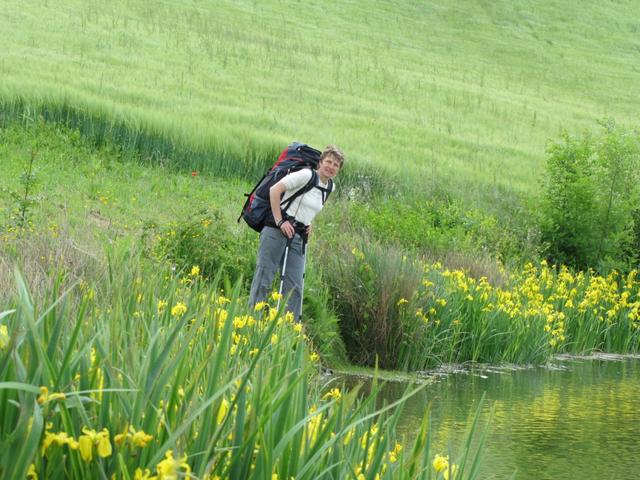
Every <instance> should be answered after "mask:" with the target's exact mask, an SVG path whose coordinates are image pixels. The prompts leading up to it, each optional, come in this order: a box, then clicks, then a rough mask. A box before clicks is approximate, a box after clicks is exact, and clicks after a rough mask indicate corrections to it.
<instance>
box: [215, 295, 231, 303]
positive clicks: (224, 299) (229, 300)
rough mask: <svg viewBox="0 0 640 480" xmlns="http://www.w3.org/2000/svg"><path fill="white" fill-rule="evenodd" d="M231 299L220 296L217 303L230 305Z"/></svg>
mask: <svg viewBox="0 0 640 480" xmlns="http://www.w3.org/2000/svg"><path fill="white" fill-rule="evenodd" d="M230 302H231V299H230V298H227V297H225V296H224V295H220V296H219V297H218V298H216V303H217V304H218V305H224V304H225V303H230Z"/></svg>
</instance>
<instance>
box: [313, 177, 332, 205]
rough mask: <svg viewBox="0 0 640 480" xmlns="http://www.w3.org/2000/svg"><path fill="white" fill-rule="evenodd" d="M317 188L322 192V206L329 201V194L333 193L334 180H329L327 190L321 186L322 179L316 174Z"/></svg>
mask: <svg viewBox="0 0 640 480" xmlns="http://www.w3.org/2000/svg"><path fill="white" fill-rule="evenodd" d="M315 187H316V188H317V189H318V190H320V192H322V205H324V204H325V202H326V201H327V200H328V199H329V194H330V193H331V192H332V191H333V180H331V179H329V182H328V184H327V188H324V187H321V186H320V178H319V177H318V176H317V174H316V185H315Z"/></svg>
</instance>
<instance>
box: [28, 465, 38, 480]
mask: <svg viewBox="0 0 640 480" xmlns="http://www.w3.org/2000/svg"><path fill="white" fill-rule="evenodd" d="M27 478H28V479H29V480H38V473H37V472H36V465H35V463H32V464H31V465H29V469H28V470H27Z"/></svg>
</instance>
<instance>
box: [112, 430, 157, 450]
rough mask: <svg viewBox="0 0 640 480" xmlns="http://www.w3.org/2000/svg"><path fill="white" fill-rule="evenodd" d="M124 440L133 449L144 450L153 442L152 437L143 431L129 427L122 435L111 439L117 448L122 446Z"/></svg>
mask: <svg viewBox="0 0 640 480" xmlns="http://www.w3.org/2000/svg"><path fill="white" fill-rule="evenodd" d="M126 440H129V441H130V442H131V444H132V445H133V446H134V447H140V448H144V447H146V446H147V445H148V444H149V442H150V441H151V440H153V436H151V435H149V434H147V433H145V432H144V431H143V430H136V429H135V428H133V427H132V426H131V425H129V427H128V428H125V431H124V432H123V433H119V434H117V435H116V436H115V437H114V438H113V441H114V443H115V444H116V445H118V446H120V445H122V444H123V443H124V442H125V441H126Z"/></svg>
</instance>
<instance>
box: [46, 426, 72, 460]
mask: <svg viewBox="0 0 640 480" xmlns="http://www.w3.org/2000/svg"><path fill="white" fill-rule="evenodd" d="M49 425H50V424H49ZM48 428H50V427H49V426H47V429H48ZM54 443H55V444H56V445H57V446H59V447H62V446H63V445H68V446H69V448H71V449H72V450H77V449H78V442H76V440H75V439H74V438H73V437H70V436H69V434H67V432H58V433H53V432H49V431H47V432H46V433H45V435H44V440H43V441H42V454H43V455H44V454H45V453H46V451H47V450H48V449H49V447H50V446H51V445H53V444H54Z"/></svg>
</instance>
